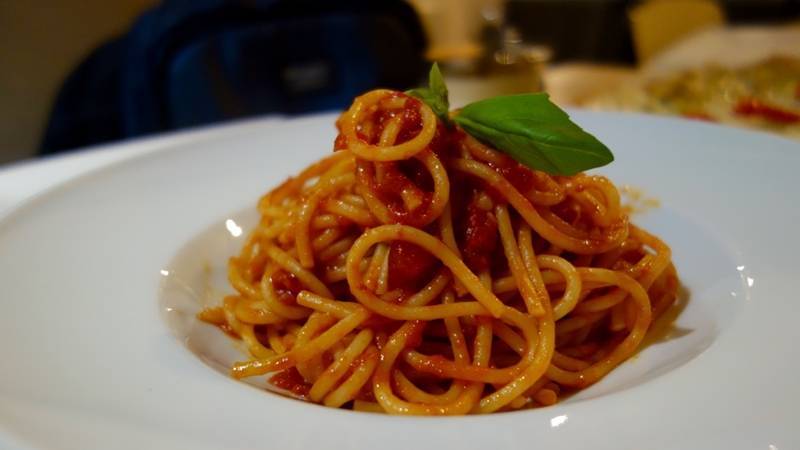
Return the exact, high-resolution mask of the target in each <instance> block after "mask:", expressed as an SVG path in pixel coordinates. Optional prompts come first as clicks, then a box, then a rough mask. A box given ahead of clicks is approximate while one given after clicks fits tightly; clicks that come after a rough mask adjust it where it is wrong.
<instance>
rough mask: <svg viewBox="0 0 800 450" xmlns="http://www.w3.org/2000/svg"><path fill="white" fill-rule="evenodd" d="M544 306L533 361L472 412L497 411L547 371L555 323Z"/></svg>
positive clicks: (548, 306) (553, 341)
mask: <svg viewBox="0 0 800 450" xmlns="http://www.w3.org/2000/svg"><path fill="white" fill-rule="evenodd" d="M544 306H545V311H546V313H545V316H544V317H541V318H539V341H538V345H537V346H536V351H535V355H536V356H535V357H534V359H533V361H532V362H531V363H530V364H529V365H528V367H527V368H526V369H525V370H524V371H523V372H522V373H521V374H520V375H519V376H518V377H517V378H516V379H514V380H512V381H511V382H509V383H508V384H506V385H505V386H503V387H502V388H500V389H498V390H497V391H495V392H493V393H491V394H489V395H487V396H485V397H483V398H482V399H481V400H480V403H479V404H478V407H477V408H476V409H475V410H474V412H476V413H480V414H485V413H490V412H494V411H497V410H498V409H500V408H502V407H503V406H505V405H507V404H509V403H511V402H512V401H513V400H514V399H515V398H517V397H519V396H520V395H522V394H524V393H525V391H527V390H528V389H529V388H530V387H531V386H533V384H534V383H536V381H537V380H538V379H540V378H541V377H542V375H544V374H545V372H546V371H547V370H548V367H549V366H550V360H551V358H552V357H553V352H554V351H555V322H554V321H553V318H552V310H551V309H550V305H549V304H546V305H544Z"/></svg>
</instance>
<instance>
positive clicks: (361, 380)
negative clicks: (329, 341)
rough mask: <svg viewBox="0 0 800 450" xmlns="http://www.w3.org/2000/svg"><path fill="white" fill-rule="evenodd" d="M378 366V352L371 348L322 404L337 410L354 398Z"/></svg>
mask: <svg viewBox="0 0 800 450" xmlns="http://www.w3.org/2000/svg"><path fill="white" fill-rule="evenodd" d="M377 366H378V350H377V349H376V348H375V347H374V346H372V347H370V349H368V350H367V351H366V352H365V357H364V358H363V360H362V361H361V363H360V364H359V365H358V366H356V368H355V369H354V370H353V373H352V374H351V375H350V376H349V377H348V378H347V379H346V380H345V381H343V382H342V384H340V385H339V387H337V388H336V389H334V390H333V392H331V393H330V394H328V395H327V396H325V400H323V402H322V403H323V404H324V405H325V406H332V407H334V408H338V407H340V406H342V405H344V404H345V403H347V402H349V401H351V400H353V399H355V398H356V396H357V395H358V393H359V392H360V391H361V388H362V387H364V385H365V384H367V383H368V382H369V379H370V377H371V376H372V374H373V373H374V372H375V368H376V367H377Z"/></svg>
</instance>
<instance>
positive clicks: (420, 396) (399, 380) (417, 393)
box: [392, 369, 468, 405]
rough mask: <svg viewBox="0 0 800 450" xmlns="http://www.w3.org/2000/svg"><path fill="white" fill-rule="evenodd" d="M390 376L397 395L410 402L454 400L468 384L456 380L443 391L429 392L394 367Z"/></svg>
mask: <svg viewBox="0 0 800 450" xmlns="http://www.w3.org/2000/svg"><path fill="white" fill-rule="evenodd" d="M392 377H393V380H394V385H393V386H394V389H395V390H396V391H397V393H398V394H399V396H400V397H402V398H403V399H404V400H406V401H409V402H412V403H425V404H429V405H446V404H448V403H452V402H454V401H455V400H456V399H457V398H458V396H460V395H461V393H462V392H464V389H466V387H467V386H468V384H467V383H465V382H463V381H457V380H456V381H453V382H452V383H450V387H449V388H448V389H447V390H446V391H445V392H443V393H441V394H431V393H429V392H425V391H424V390H422V389H420V388H418V387H417V386H416V385H415V384H414V383H413V382H411V380H409V379H408V377H406V376H405V375H404V374H403V372H402V371H401V370H399V369H395V370H394V371H393V372H392Z"/></svg>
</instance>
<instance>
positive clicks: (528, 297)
mask: <svg viewBox="0 0 800 450" xmlns="http://www.w3.org/2000/svg"><path fill="white" fill-rule="evenodd" d="M494 215H495V217H497V227H498V230H499V231H500V242H501V243H502V244H503V251H504V252H505V255H506V259H507V260H508V267H509V268H510V269H511V273H512V274H513V275H514V279H515V280H517V286H518V287H519V293H520V295H522V299H523V300H524V301H525V306H526V307H527V308H528V312H529V313H530V314H531V315H533V316H534V317H541V316H543V315H544V308H543V307H542V303H543V300H542V298H541V297H542V295H547V294H546V291H545V289H544V286H542V289H540V290H539V289H536V287H535V286H534V285H533V280H532V279H531V273H530V272H529V270H528V269H527V268H526V267H525V264H524V263H523V261H522V256H521V255H520V254H519V249H518V247H517V241H516V239H514V230H513V229H512V228H511V218H510V217H509V215H508V208H506V206H505V205H497V206H495V208H494Z"/></svg>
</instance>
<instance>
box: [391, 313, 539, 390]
mask: <svg viewBox="0 0 800 450" xmlns="http://www.w3.org/2000/svg"><path fill="white" fill-rule="evenodd" d="M503 320H505V321H508V322H509V323H512V324H513V325H515V326H517V327H518V328H519V329H520V330H521V331H522V334H523V336H524V339H525V349H526V350H525V353H523V354H522V355H520V356H521V357H520V360H519V361H518V362H517V363H516V364H514V365H513V366H509V367H505V368H502V369H498V368H490V367H479V366H477V365H469V366H468V365H464V364H463V363H459V362H457V361H451V360H448V359H447V358H444V357H443V356H439V355H434V356H428V355H423V354H421V353H419V352H416V351H414V350H408V351H406V352H405V353H404V354H403V360H404V361H405V362H406V363H407V364H408V365H409V366H411V367H413V368H414V369H415V370H417V371H419V372H422V373H429V374H433V375H438V376H440V377H447V378H453V379H458V380H468V381H479V382H483V383H508V382H510V381H511V380H513V379H514V378H516V377H517V376H519V374H520V373H521V372H522V371H523V370H525V368H527V367H528V366H529V365H530V364H531V363H533V362H534V361H535V360H536V343H537V340H538V337H537V328H536V326H535V325H534V323H535V322H534V320H532V319H531V317H530V316H527V315H525V314H523V313H521V312H519V311H517V310H516V309H513V308H510V307H506V309H505V311H504V313H503ZM490 324H491V322H488V323H485V324H484V327H487V326H489V327H490ZM487 351H488V350H487Z"/></svg>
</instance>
